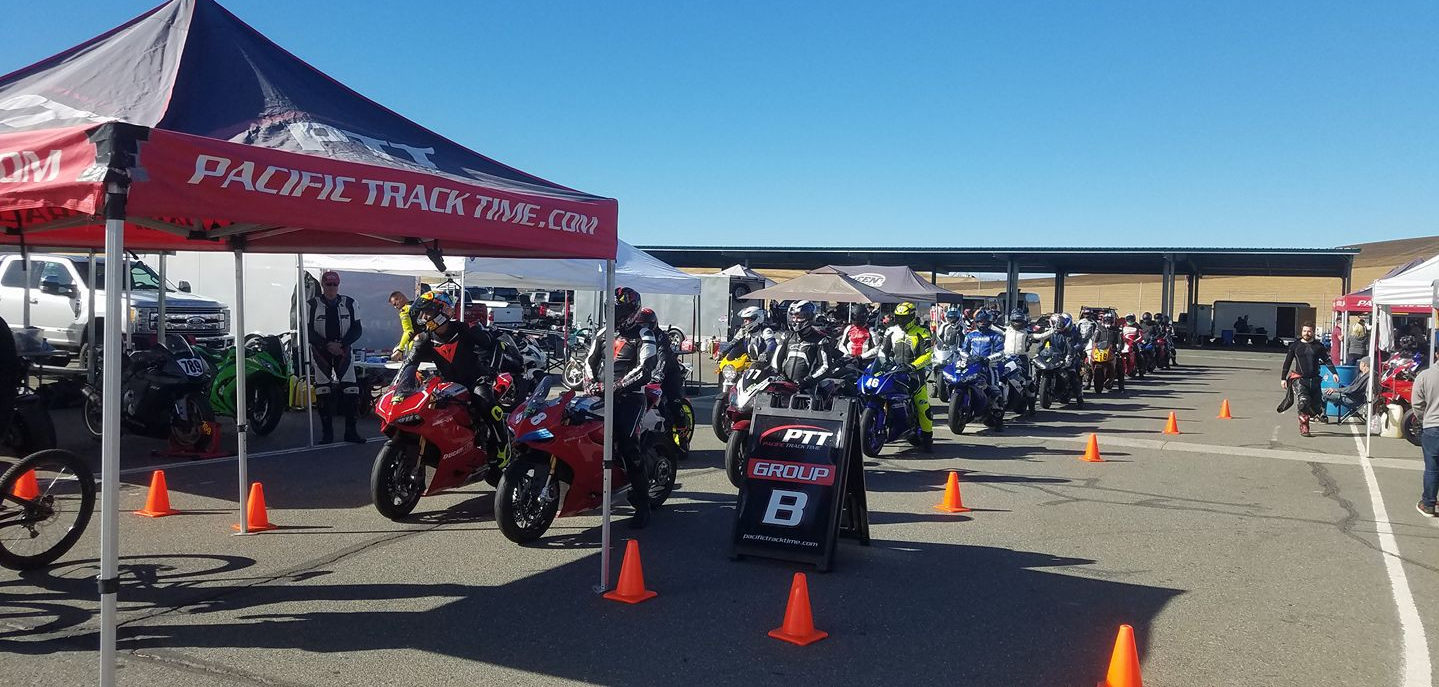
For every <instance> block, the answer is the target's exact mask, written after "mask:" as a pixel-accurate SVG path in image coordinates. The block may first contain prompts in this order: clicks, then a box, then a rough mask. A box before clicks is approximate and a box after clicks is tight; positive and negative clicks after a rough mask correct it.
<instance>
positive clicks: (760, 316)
mask: <svg viewBox="0 0 1439 687" xmlns="http://www.w3.org/2000/svg"><path fill="white" fill-rule="evenodd" d="M739 321H740V326H741V327H743V328H744V330H745V331H747V332H749V333H751V334H753V333H754V332H755V330H756V329H758V328H759V326H760V325H761V324H764V309H763V308H761V307H759V306H757V305H751V306H749V307H748V308H745V309H743V310H741V311H739Z"/></svg>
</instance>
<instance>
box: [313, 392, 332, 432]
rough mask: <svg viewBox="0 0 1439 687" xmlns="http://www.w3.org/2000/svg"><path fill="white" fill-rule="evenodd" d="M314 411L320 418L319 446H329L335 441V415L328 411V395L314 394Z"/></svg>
mask: <svg viewBox="0 0 1439 687" xmlns="http://www.w3.org/2000/svg"><path fill="white" fill-rule="evenodd" d="M315 396H316V398H315V411H316V413H317V414H319V416H320V441H319V443H321V444H330V443H334V441H335V414H334V412H333V411H331V409H330V394H329V393H323V394H315Z"/></svg>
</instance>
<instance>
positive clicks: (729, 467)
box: [724, 429, 749, 489]
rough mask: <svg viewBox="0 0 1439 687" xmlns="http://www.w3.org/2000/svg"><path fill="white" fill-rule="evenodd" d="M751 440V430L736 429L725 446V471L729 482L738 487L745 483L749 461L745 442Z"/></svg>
mask: <svg viewBox="0 0 1439 687" xmlns="http://www.w3.org/2000/svg"><path fill="white" fill-rule="evenodd" d="M748 440H749V430H747V429H736V430H734V431H733V432H730V435H729V440H728V441H726V442H725V447H724V471H725V475H727V476H728V477H729V483H730V484H733V485H734V486H735V488H736V489H738V488H740V487H741V486H743V485H744V478H745V474H744V471H745V465H746V464H747V463H748V462H749V456H747V455H745V442H746V441H748Z"/></svg>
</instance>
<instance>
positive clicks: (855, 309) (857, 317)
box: [849, 305, 869, 325]
mask: <svg viewBox="0 0 1439 687" xmlns="http://www.w3.org/2000/svg"><path fill="white" fill-rule="evenodd" d="M866 322H869V309H868V308H866V307H864V306H863V305H851V306H850V307H849V323H850V324H853V325H862V324H864V323H866Z"/></svg>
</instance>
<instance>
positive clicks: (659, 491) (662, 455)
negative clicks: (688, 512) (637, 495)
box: [631, 451, 679, 508]
mask: <svg viewBox="0 0 1439 687" xmlns="http://www.w3.org/2000/svg"><path fill="white" fill-rule="evenodd" d="M650 460H651V462H650V470H649V476H650V483H649V497H650V508H659V507H660V506H663V505H664V503H665V500H666V499H668V498H669V497H670V493H671V492H673V491H674V490H675V478H676V477H677V476H678V474H679V466H678V465H677V464H675V461H674V458H673V457H672V456H670V455H668V452H667V451H654V452H653V454H652V455H651V458H650ZM631 488H633V487H631Z"/></svg>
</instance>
